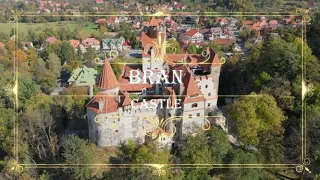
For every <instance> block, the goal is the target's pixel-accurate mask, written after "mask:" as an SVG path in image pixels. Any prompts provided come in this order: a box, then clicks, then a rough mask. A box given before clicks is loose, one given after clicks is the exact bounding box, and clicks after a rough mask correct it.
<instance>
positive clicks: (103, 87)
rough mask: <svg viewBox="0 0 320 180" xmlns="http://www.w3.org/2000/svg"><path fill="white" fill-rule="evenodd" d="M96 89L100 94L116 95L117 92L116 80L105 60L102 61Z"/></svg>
mask: <svg viewBox="0 0 320 180" xmlns="http://www.w3.org/2000/svg"><path fill="white" fill-rule="evenodd" d="M98 88H99V91H100V92H103V93H106V94H109V95H117V94H118V92H119V83H118V80H117V78H116V75H115V74H114V72H113V70H112V67H111V65H110V63H109V60H108V59H107V58H106V59H105V61H104V65H103V68H102V73H101V77H100V82H99V85H98Z"/></svg>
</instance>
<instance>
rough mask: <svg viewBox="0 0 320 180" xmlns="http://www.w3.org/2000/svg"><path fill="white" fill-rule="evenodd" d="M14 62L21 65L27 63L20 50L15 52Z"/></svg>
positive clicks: (25, 56) (25, 55)
mask: <svg viewBox="0 0 320 180" xmlns="http://www.w3.org/2000/svg"><path fill="white" fill-rule="evenodd" d="M15 53H16V56H15V57H16V61H17V62H18V63H19V64H22V63H25V62H26V61H27V58H28V57H27V54H26V53H25V52H24V51H23V50H21V49H18V50H17V51H16V52H15Z"/></svg>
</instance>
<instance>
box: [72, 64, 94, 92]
mask: <svg viewBox="0 0 320 180" xmlns="http://www.w3.org/2000/svg"><path fill="white" fill-rule="evenodd" d="M97 75H98V71H97V70H95V69H93V68H88V67H87V66H85V65H84V66H83V67H82V68H77V69H74V70H73V72H72V73H71V77H70V78H69V80H68V83H69V85H71V86H86V87H90V86H94V85H96V77H97Z"/></svg>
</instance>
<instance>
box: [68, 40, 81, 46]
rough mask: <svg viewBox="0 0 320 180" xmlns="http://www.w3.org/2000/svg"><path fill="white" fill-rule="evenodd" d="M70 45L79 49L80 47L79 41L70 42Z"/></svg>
mask: <svg viewBox="0 0 320 180" xmlns="http://www.w3.org/2000/svg"><path fill="white" fill-rule="evenodd" d="M69 42H70V44H71V45H72V46H73V47H74V48H77V47H78V46H79V43H80V42H79V40H73V39H72V40H69Z"/></svg>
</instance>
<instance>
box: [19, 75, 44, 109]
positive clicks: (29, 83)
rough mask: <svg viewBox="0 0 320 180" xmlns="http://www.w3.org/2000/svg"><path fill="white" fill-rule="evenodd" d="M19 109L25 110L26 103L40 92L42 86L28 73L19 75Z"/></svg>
mask: <svg viewBox="0 0 320 180" xmlns="http://www.w3.org/2000/svg"><path fill="white" fill-rule="evenodd" d="M18 82H19V86H18V88H19V89H18V90H19V94H18V98H19V107H20V108H22V109H25V108H26V107H27V106H26V102H27V101H28V100H29V99H30V98H32V97H33V96H35V95H36V94H37V93H39V92H40V86H39V85H37V84H36V82H35V81H34V80H33V79H32V77H31V76H30V75H29V74H27V73H23V74H21V73H19V81H18Z"/></svg>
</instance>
